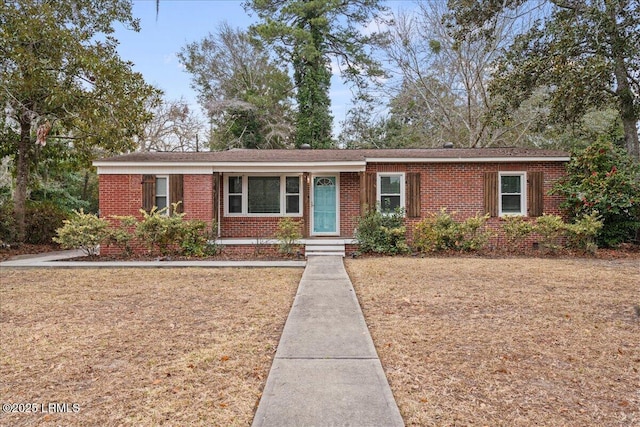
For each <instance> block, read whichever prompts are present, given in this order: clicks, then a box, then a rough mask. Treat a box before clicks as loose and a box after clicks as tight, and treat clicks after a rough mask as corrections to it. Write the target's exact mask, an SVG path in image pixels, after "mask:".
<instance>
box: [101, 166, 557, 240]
mask: <svg viewBox="0 0 640 427" xmlns="http://www.w3.org/2000/svg"><path fill="white" fill-rule="evenodd" d="M487 171H513V172H532V171H543V172H544V193H545V195H544V212H545V213H547V214H559V213H560V209H559V205H560V203H561V201H562V200H561V198H560V197H558V196H552V195H549V194H548V192H549V191H550V190H551V188H552V186H553V183H554V182H555V181H556V180H557V179H559V178H560V177H562V176H563V175H564V173H565V164H564V163H561V162H530V163H517V164H505V163H406V164H379V163H370V164H369V165H367V172H405V173H409V172H419V173H420V193H421V210H420V212H421V217H425V216H427V215H429V214H431V213H437V212H438V211H439V210H440V209H441V208H446V209H447V211H448V212H449V213H450V214H452V215H454V216H455V217H456V218H457V219H459V220H462V219H465V218H468V217H470V216H474V215H476V214H480V215H482V214H483V211H484V194H483V188H484V187H483V179H484V173H485V172H487ZM305 181H306V179H303V198H305V199H306V200H305V201H304V202H303V206H304V208H303V211H304V216H303V217H293V219H294V220H295V221H298V222H300V227H301V231H302V232H303V234H304V233H305V231H308V230H307V228H306V227H308V221H306V220H305V219H306V218H308V216H309V214H310V213H309V212H308V211H309V207H308V206H309V204H308V197H309V192H310V185H309V184H308V183H307V182H305ZM141 182H142V175H139V174H136V175H100V213H101V216H102V217H109V216H112V215H134V216H136V217H141V215H140V212H139V210H140V208H141V207H142V184H141ZM360 188H361V187H360V175H359V174H358V173H355V172H344V173H341V174H340V237H344V238H347V237H353V232H354V229H355V227H356V225H357V219H358V216H359V215H360ZM183 192H184V193H183V195H184V212H185V214H186V215H185V217H186V218H187V219H202V220H204V221H207V222H209V223H210V222H211V220H212V219H213V217H214V215H213V206H214V203H213V199H212V198H213V177H212V175H184V190H183ZM224 210H225V194H224V185H223V182H222V181H221V182H220V213H219V222H220V237H222V238H261V239H269V238H273V236H274V234H275V232H276V230H277V225H278V222H279V221H280V219H281V218H280V217H241V216H235V217H232V216H225V215H224ZM419 221H420V218H407V221H406V225H407V230H408V235H409V240H411V234H412V230H413V227H414V225H415V224H416V223H417V222H419ZM500 222H501V220H500V219H499V218H491V219H490V221H489V224H490V226H491V227H492V228H494V229H496V230H497V229H499V227H500Z"/></svg>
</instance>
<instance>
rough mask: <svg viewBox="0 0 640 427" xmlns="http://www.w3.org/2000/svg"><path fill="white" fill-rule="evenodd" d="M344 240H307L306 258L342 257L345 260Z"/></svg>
mask: <svg viewBox="0 0 640 427" xmlns="http://www.w3.org/2000/svg"><path fill="white" fill-rule="evenodd" d="M344 243H345V242H344V239H314V240H307V242H306V244H305V246H304V255H305V257H309V256H340V257H343V258H344V255H345V245H344Z"/></svg>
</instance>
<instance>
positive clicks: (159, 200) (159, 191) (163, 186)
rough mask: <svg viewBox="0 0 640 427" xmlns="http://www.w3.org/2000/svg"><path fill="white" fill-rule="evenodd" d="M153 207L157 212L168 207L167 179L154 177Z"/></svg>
mask: <svg viewBox="0 0 640 427" xmlns="http://www.w3.org/2000/svg"><path fill="white" fill-rule="evenodd" d="M155 205H156V206H157V207H158V210H161V209H164V208H166V207H168V206H169V177H168V176H156V195H155Z"/></svg>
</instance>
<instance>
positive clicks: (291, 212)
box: [225, 174, 302, 216]
mask: <svg viewBox="0 0 640 427" xmlns="http://www.w3.org/2000/svg"><path fill="white" fill-rule="evenodd" d="M301 179H302V177H301V176H300V175H233V174H231V175H228V176H227V177H226V179H225V193H226V200H225V201H226V204H225V206H226V207H225V214H226V215H229V216H300V215H301V214H302V197H301V188H302V183H301V181H300V180H301Z"/></svg>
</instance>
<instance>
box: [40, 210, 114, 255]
mask: <svg viewBox="0 0 640 427" xmlns="http://www.w3.org/2000/svg"><path fill="white" fill-rule="evenodd" d="M108 227H109V222H108V221H107V220H104V219H102V218H98V216H97V215H94V214H86V213H84V211H83V210H82V209H81V210H80V211H75V212H74V215H73V217H71V218H70V219H67V220H64V225H63V226H62V227H60V228H58V229H57V230H56V232H57V237H53V241H54V242H56V243H59V244H60V245H61V246H62V247H63V248H64V249H82V250H83V251H84V252H85V253H86V254H87V255H90V256H93V255H96V254H97V253H98V249H99V247H100V243H101V242H102V241H103V240H104V239H105V237H107V228H108Z"/></svg>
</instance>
